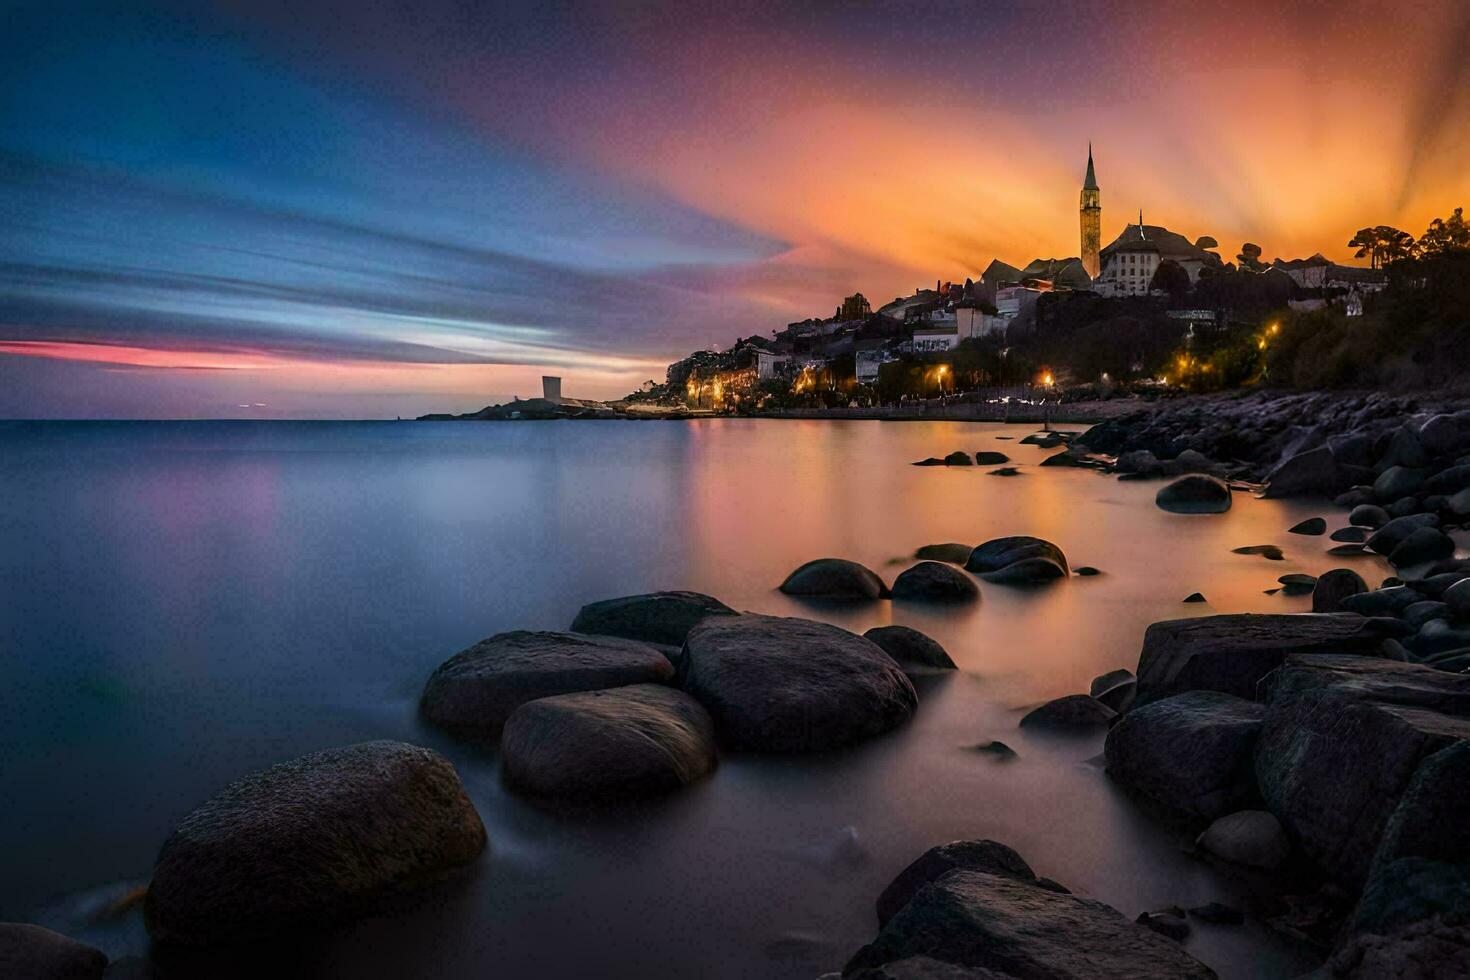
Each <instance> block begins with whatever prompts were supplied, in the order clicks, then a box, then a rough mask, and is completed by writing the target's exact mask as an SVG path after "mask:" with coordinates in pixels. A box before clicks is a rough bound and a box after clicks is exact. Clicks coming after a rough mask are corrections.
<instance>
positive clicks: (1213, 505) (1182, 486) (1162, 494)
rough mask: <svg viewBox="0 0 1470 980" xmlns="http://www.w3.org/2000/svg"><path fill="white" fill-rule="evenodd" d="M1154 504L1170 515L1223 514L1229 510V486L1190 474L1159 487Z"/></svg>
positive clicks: (1198, 474) (1217, 480)
mask: <svg viewBox="0 0 1470 980" xmlns="http://www.w3.org/2000/svg"><path fill="white" fill-rule="evenodd" d="M1154 503H1156V504H1157V505H1158V506H1159V507H1161V508H1162V509H1164V510H1167V511H1169V512H1170V513H1172V514H1223V513H1224V512H1225V511H1227V510H1229V509H1230V485H1229V484H1227V483H1226V482H1225V481H1224V480H1220V479H1218V478H1216V477H1213V476H1206V475H1205V474H1203V473H1191V474H1190V475H1189V476H1181V477H1180V478H1179V479H1177V480H1174V481H1172V482H1170V483H1169V484H1167V485H1165V486H1164V487H1161V488H1160V489H1159V492H1158V493H1157V494H1155V495H1154Z"/></svg>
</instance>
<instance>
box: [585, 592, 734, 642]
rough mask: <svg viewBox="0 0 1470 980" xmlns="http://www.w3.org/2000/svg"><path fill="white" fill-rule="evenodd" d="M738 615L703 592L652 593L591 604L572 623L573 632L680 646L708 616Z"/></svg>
mask: <svg viewBox="0 0 1470 980" xmlns="http://www.w3.org/2000/svg"><path fill="white" fill-rule="evenodd" d="M734 615H736V613H735V610H733V609H731V608H730V607H729V606H727V605H725V604H724V603H723V602H721V601H720V600H718V599H716V598H714V597H713V596H707V595H705V594H703V593H702V592H651V593H648V594H647V595H629V596H623V597H621V598H618V599H603V600H602V601H601V602H589V603H588V604H587V605H585V606H583V607H582V609H581V611H579V612H578V613H577V618H576V619H574V620H572V632H574V633H599V634H602V635H605V636H621V637H623V638H625V639H629V640H642V641H644V642H645V643H660V644H664V645H667V646H676V647H677V646H682V645H683V644H684V638H685V637H687V636H688V635H689V631H690V630H692V629H693V628H694V627H695V626H698V625H699V623H700V622H702V621H703V620H704V618H705V617H706V616H734Z"/></svg>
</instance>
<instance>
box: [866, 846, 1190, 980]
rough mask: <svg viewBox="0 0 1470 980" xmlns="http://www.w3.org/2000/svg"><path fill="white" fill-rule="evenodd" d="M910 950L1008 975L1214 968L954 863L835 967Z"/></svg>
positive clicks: (1079, 901)
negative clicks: (842, 963)
mask: <svg viewBox="0 0 1470 980" xmlns="http://www.w3.org/2000/svg"><path fill="white" fill-rule="evenodd" d="M912 956H928V957H931V958H933V959H937V960H940V961H942V962H945V963H953V964H956V965H959V966H967V967H973V968H978V969H989V970H996V971H999V972H1001V973H1002V974H1005V975H1008V976H1011V977H1015V978H1016V980H1097V978H1099V977H1128V978H1130V980H1165V978H1168V980H1192V978H1193V980H1203V978H1212V977H1214V976H1215V974H1214V971H1212V970H1210V969H1209V968H1208V967H1206V966H1205V965H1204V964H1202V963H1200V962H1199V961H1198V960H1196V959H1195V958H1194V957H1192V956H1190V955H1189V954H1188V953H1186V952H1185V951H1184V950H1183V949H1182V948H1181V947H1180V946H1179V944H1178V943H1176V942H1172V941H1170V940H1168V939H1165V938H1164V937H1163V936H1160V935H1158V934H1157V933H1154V932H1151V931H1150V930H1148V929H1146V928H1144V927H1143V926H1140V925H1137V924H1135V923H1133V922H1129V921H1128V920H1127V919H1126V918H1124V917H1123V916H1122V915H1121V914H1119V912H1118V911H1117V910H1116V909H1113V908H1111V907H1109V906H1107V905H1104V904H1103V903H1101V902H1097V901H1093V900H1092V899H1087V898H1079V897H1077V896H1076V895H1069V894H1062V893H1059V892H1054V891H1050V890H1048V889H1045V888H1041V887H1039V886H1038V885H1035V884H1032V883H1029V882H1026V881H1018V880H1016V879H1015V878H1010V877H1006V876H1004V875H996V874H987V873H986V872H983V871H966V870H963V869H957V870H954V871H950V872H948V873H946V874H945V875H944V876H942V877H941V878H939V879H938V880H936V881H933V882H931V883H930V884H928V885H925V886H924V887H922V888H920V889H919V891H918V892H917V894H915V895H914V897H913V898H912V899H911V900H910V901H909V903H908V904H907V905H905V906H904V907H903V908H902V909H901V910H900V911H899V912H898V913H897V914H896V915H894V916H893V918H891V919H890V920H889V921H888V923H887V925H885V926H884V927H883V929H882V930H881V931H880V932H879V933H878V936H877V938H876V939H874V940H873V941H872V942H871V943H869V944H868V945H867V946H864V947H863V948H862V949H861V950H859V951H858V952H857V954H856V955H855V956H854V957H853V958H852V960H850V961H849V962H848V964H847V966H846V967H845V968H844V969H843V976H844V977H853V976H858V975H861V971H862V970H865V969H871V968H874V967H877V966H880V965H882V964H885V963H892V962H894V961H897V960H903V959H905V958H907V957H912Z"/></svg>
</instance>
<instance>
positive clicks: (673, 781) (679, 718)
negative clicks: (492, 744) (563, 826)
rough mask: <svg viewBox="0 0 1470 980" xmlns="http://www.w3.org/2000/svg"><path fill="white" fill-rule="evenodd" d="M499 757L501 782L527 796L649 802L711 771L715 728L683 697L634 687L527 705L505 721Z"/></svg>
mask: <svg viewBox="0 0 1470 980" xmlns="http://www.w3.org/2000/svg"><path fill="white" fill-rule="evenodd" d="M500 756H501V760H502V769H501V774H502V776H503V778H504V779H505V782H506V784H507V785H508V786H510V787H511V788H513V789H516V790H518V791H520V792H523V793H528V794H530V795H532V796H543V797H555V798H560V799H583V800H585V799H617V798H623V797H630V796H649V795H654V794H659V793H666V792H668V791H670V790H675V789H679V788H681V787H683V786H687V785H688V784H689V783H692V782H694V781H695V780H697V779H699V778H701V777H702V776H704V775H705V774H706V773H708V772H710V771H711V770H712V769H714V767H715V760H716V755H715V728H714V722H713V721H711V720H710V716H709V712H707V711H705V710H704V707H703V706H702V705H700V703H699V702H698V701H696V700H694V699H693V698H692V697H690V696H689V695H687V694H685V693H684V692H683V691H678V690H675V689H673V688H671V687H665V686H663V685H661V684H632V685H629V686H627V687H618V688H613V689H612V690H609V691H583V692H581V693H578V694H558V695H555V696H553V697H549V698H539V699H537V700H535V701H528V702H527V703H525V704H523V705H521V706H520V707H519V708H517V709H516V710H515V711H514V712H512V713H511V716H510V719H509V720H508V721H507V722H506V723H505V732H504V733H503V734H502V736H501V739H500Z"/></svg>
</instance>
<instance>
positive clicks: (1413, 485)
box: [1373, 466, 1424, 502]
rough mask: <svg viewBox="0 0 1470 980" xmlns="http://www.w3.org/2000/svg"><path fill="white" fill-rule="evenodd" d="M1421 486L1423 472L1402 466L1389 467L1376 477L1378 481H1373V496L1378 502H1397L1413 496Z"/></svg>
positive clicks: (1422, 484)
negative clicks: (1402, 498)
mask: <svg viewBox="0 0 1470 980" xmlns="http://www.w3.org/2000/svg"><path fill="white" fill-rule="evenodd" d="M1422 486H1424V473H1423V471H1421V470H1415V469H1409V468H1408V467H1404V466H1390V467H1389V468H1388V469H1386V470H1384V471H1383V472H1382V473H1380V474H1379V475H1378V479H1376V480H1374V481H1373V495H1374V496H1375V497H1377V498H1378V500H1379V501H1380V502H1384V501H1390V500H1398V499H1400V498H1401V497H1405V496H1408V495H1410V494H1413V493H1414V492H1415V491H1417V490H1418V489H1419V488H1420V487H1422Z"/></svg>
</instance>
